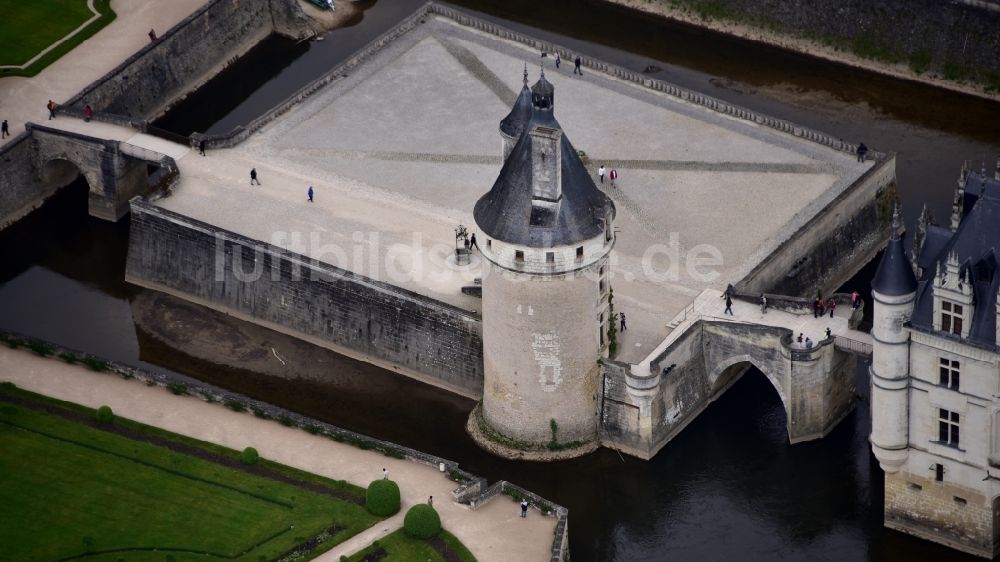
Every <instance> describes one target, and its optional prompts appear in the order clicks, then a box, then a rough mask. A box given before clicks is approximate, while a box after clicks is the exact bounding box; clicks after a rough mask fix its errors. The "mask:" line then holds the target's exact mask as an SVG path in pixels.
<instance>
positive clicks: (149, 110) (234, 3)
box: [60, 0, 312, 119]
mask: <svg viewBox="0 0 1000 562" xmlns="http://www.w3.org/2000/svg"><path fill="white" fill-rule="evenodd" d="M309 23H310V20H309V18H308V16H306V15H305V13H303V12H302V8H301V6H299V4H298V0H209V1H208V2H207V3H206V4H205V5H204V6H202V7H201V8H199V9H198V10H196V11H195V12H194V13H193V14H191V15H190V16H188V17H186V18H184V20H182V21H181V22H179V23H178V24H177V25H175V26H174V27H172V28H171V29H170V30H169V31H167V32H166V33H164V34H162V35H161V36H160V38H159V39H157V40H156V41H154V42H151V43H149V44H148V45H146V46H145V47H143V48H142V49H140V50H139V51H138V52H136V53H135V54H134V55H132V56H131V57H129V58H128V59H126V60H125V61H124V62H123V63H121V64H120V65H118V66H117V67H115V68H114V69H113V70H111V72H109V73H107V74H106V75H104V76H102V77H101V78H99V79H97V80H96V81H94V82H93V83H91V84H90V85H88V86H87V87H86V88H84V89H83V90H82V91H81V92H80V93H78V94H77V95H75V96H73V97H72V98H71V99H70V100H68V101H66V102H65V103H64V104H63V105H62V106H61V107H60V111H63V112H81V111H82V110H83V107H84V106H85V105H88V104H89V105H90V106H91V107H92V108H93V109H94V110H95V111H99V112H105V113H113V114H119V115H122V116H125V117H127V118H130V119H149V118H152V117H154V116H156V115H157V114H159V113H161V112H163V111H164V110H165V109H166V107H167V106H168V105H169V104H170V103H172V102H173V101H174V100H175V99H176V98H177V97H179V96H181V95H183V94H184V93H185V92H188V91H191V90H192V89H194V88H195V87H197V85H198V84H201V83H204V82H205V81H207V80H208V79H209V78H211V76H212V75H214V74H215V73H217V72H218V71H219V70H221V69H222V68H223V65H224V63H225V61H227V60H231V59H233V58H234V57H238V56H239V55H242V54H243V53H245V52H246V51H247V50H249V49H250V48H251V47H253V46H254V45H256V44H257V43H258V42H260V41H261V40H262V39H264V38H265V37H267V36H268V35H270V34H272V33H278V34H281V35H286V36H289V37H293V38H300V39H301V38H305V37H308V36H310V35H311V34H312V30H311V29H310V27H309ZM133 31H137V32H140V33H141V32H143V30H133Z"/></svg>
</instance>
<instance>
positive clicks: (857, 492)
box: [0, 0, 1000, 561]
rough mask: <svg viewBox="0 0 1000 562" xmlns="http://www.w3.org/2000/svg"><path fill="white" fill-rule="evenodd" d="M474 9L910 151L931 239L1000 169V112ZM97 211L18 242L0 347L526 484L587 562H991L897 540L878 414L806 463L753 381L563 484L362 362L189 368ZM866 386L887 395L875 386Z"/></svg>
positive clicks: (226, 123) (775, 59) (350, 42)
mask: <svg viewBox="0 0 1000 562" xmlns="http://www.w3.org/2000/svg"><path fill="white" fill-rule="evenodd" d="M419 3H420V2H418V1H416V0H394V1H392V2H387V1H382V2H369V3H368V4H367V5H368V8H369V9H368V10H367V11H366V12H365V13H364V16H363V19H362V20H361V21H360V22H358V24H357V25H354V26H353V27H349V28H345V29H341V30H338V31H336V32H334V33H332V34H330V35H328V36H327V38H326V40H325V41H323V42H319V43H315V42H314V43H304V44H300V45H299V46H297V47H296V46H294V45H293V46H292V47H290V48H289V50H288V51H287V52H285V51H282V50H281V49H274V48H272V47H267V48H266V49H265V50H264V51H262V53H264V54H262V55H259V56H261V57H263V58H264V59H268V60H267V61H266V62H267V64H268V65H270V66H268V67H267V70H266V71H265V70H264V69H262V68H260V67H258V69H257V71H256V72H257V75H258V78H260V77H264V76H265V75H267V76H271V75H273V76H275V78H274V79H271V80H269V81H267V80H263V79H261V80H259V81H258V82H256V83H257V84H261V83H262V84H261V85H259V86H258V87H256V89H253V84H251V86H250V87H248V88H247V90H246V91H248V90H252V89H253V92H252V93H250V94H249V95H246V91H242V92H239V93H238V94H237V93H233V94H232V96H227V95H225V94H226V92H230V90H226V89H225V88H222V89H215V90H211V92H214V93H212V94H210V97H211V98H213V99H214V100H215V101H214V102H213V103H214V105H212V104H207V103H206V104H200V103H198V102H197V100H198V99H199V98H198V96H197V95H196V96H193V97H192V101H191V103H193V104H194V105H193V106H190V107H202V108H208V109H207V110H206V111H205V112H204V113H198V112H197V111H195V110H193V109H192V110H190V111H188V112H187V113H188V115H187V117H186V118H188V121H183V120H181V121H178V122H177V123H179V124H177V125H176V126H177V127H201V126H203V125H204V124H205V123H209V124H211V123H214V125H211V127H215V128H216V129H217V130H228V129H229V128H231V127H233V126H235V125H238V124H240V123H245V122H247V121H249V120H250V119H252V118H253V117H255V116H256V115H258V114H259V113H260V112H262V111H264V110H266V108H267V107H270V106H271V105H273V104H274V103H277V102H278V101H280V100H281V99H283V98H284V97H285V96H287V95H288V94H289V93H291V92H292V91H294V90H296V89H298V87H300V85H301V84H304V83H306V82H308V81H309V80H311V79H312V78H313V77H315V76H316V75H318V74H320V73H321V72H323V71H324V70H326V69H327V68H330V67H332V66H334V65H336V64H337V63H338V62H339V60H341V59H342V58H343V57H344V56H346V55H347V54H349V53H350V52H353V51H354V50H355V49H356V48H358V47H360V46H361V45H363V44H364V43H365V42H367V41H368V40H369V39H370V38H371V37H373V36H375V35H377V34H379V33H381V32H382V31H384V30H386V29H388V28H389V27H391V25H392V24H393V23H394V22H395V21H397V20H398V19H399V18H401V17H403V16H404V15H405V14H408V13H409V12H410V11H411V10H412V9H414V8H415V7H416V6H417V5H419ZM460 4H462V5H464V6H468V7H470V8H473V9H476V10H481V11H483V12H487V13H488V14H487V15H485V16H484V17H489V18H508V19H510V20H512V22H508V23H507V25H509V26H511V27H515V28H518V29H521V30H524V31H528V32H530V33H532V34H535V35H538V36H542V37H544V38H549V39H551V40H553V41H558V42H559V43H562V44H565V45H567V46H569V47H571V48H574V49H579V50H580V51H581V52H584V53H587V54H590V55H593V56H597V57H600V58H602V59H606V60H609V61H612V62H615V63H617V64H621V65H623V66H626V67H628V68H632V69H635V70H642V69H643V68H645V67H646V66H647V65H649V64H655V65H656V66H659V67H661V68H662V69H663V70H662V71H661V72H660V73H658V74H656V76H657V77H664V78H666V79H669V80H671V81H674V82H676V83H678V84H680V85H683V86H686V87H689V88H693V89H697V90H700V91H704V92H707V93H710V94H712V95H715V96H717V97H720V98H723V99H726V100H728V101H733V102H736V103H740V104H742V105H745V106H747V107H750V108H752V109H755V110H759V111H763V112H767V113H770V114H772V115H775V116H778V117H783V118H787V119H790V120H793V121H796V122H799V123H803V124H806V125H810V126H814V127H816V128H818V129H820V130H823V131H827V132H830V133H832V134H835V135H838V136H842V137H844V138H851V139H863V140H864V141H865V142H867V143H868V144H869V145H872V146H875V147H878V148H882V149H885V150H895V151H898V152H899V164H898V167H899V178H900V184H901V185H900V188H901V192H902V194H903V197H904V203H905V208H906V213H907V216H908V217H909V218H910V220H911V221H912V219H913V217H914V216H915V215H916V213H917V212H919V206H920V201H922V200H925V199H926V200H928V201H929V203H930V204H931V207H932V208H933V210H934V211H935V212H936V213H937V214H938V216H941V217H944V216H946V213H947V205H948V202H949V201H950V196H951V194H950V190H951V189H952V187H953V185H954V184H953V180H954V178H955V177H956V176H957V171H958V166H959V163H960V162H961V160H963V159H967V158H968V159H973V160H976V161H980V160H985V159H986V158H990V157H995V156H997V155H1000V127H997V126H996V124H997V123H1000V105H998V104H993V103H987V102H983V101H980V100H976V99H973V98H969V97H967V96H960V95H956V94H950V93H947V92H944V91H941V90H937V89H934V88H929V87H925V86H921V85H916V84H913V83H907V82H903V81H897V80H890V79H887V78H883V77H879V76H876V75H873V74H870V73H866V72H862V71H858V70H853V69H847V68H844V67H839V66H835V65H830V64H826V63H823V62H820V61H817V60H814V59H811V58H809V57H803V56H798V55H794V54H789V53H783V52H781V51H778V50H776V49H771V48H767V47H761V46H755V45H751V44H747V43H745V42H741V41H736V40H732V39H727V38H723V37H719V36H716V35H713V34H710V33H707V32H704V31H701V30H698V29H695V28H691V27H687V26H683V25H675V24H669V23H664V22H660V21H657V20H654V19H652V18H647V17H645V16H638V15H635V14H633V13H630V12H627V11H623V10H621V9H619V8H616V7H609V6H605V5H603V4H599V3H595V2H592V1H590V0H586V1H572V2H571V1H569V0H557V1H552V2H547V3H546V4H545V9H544V10H543V9H539V3H538V2H537V1H535V2H528V1H524V0H508V1H506V2H499V3H493V2H486V1H485V0H479V1H471V0H468V1H462V2H460ZM303 45H304V47H303ZM267 49H271V50H267ZM275 50H277V51H281V53H279V54H275V52H274V51H275ZM271 59H274V60H271ZM241 68H243V70H240V69H241ZM232 72H233V73H234V74H233V75H232V76H230V80H235V79H237V78H239V77H240V76H241V73H246V72H249V70H247V69H246V68H245V67H241V66H239V65H237V66H235V67H234V68H233V71H232ZM296 84H298V85H296ZM232 92H235V90H233V91H232ZM244 97H245V99H244ZM216 98H217V99H216ZM220 114H222V115H220ZM199 120H200V122H199ZM208 130H215V129H211V128H209V129H208ZM85 208H86V188H85V186H84V185H83V184H82V182H81V183H80V184H79V185H77V186H76V187H75V188H72V189H68V190H65V191H64V192H62V193H61V194H60V195H59V196H58V197H57V198H55V199H54V200H53V201H52V202H51V203H50V204H48V205H47V206H46V207H45V208H43V209H42V210H41V211H39V212H36V213H35V214H33V215H31V216H30V217H29V218H27V219H25V220H24V221H22V222H21V223H19V224H18V225H16V226H15V227H13V228H10V229H8V230H6V231H4V232H3V233H0V256H3V258H4V259H3V260H2V261H0V263H2V264H3V265H2V266H0V327H2V328H5V329H11V330H16V331H19V332H23V333H27V334H31V335H34V336H37V337H41V338H45V339H49V340H52V341H55V342H57V343H60V344H63V345H66V346H70V347H75V348H81V349H86V350H89V351H92V352H94V353H97V354H99V355H104V356H107V357H110V358H113V359H116V360H119V361H123V362H127V363H131V364H137V365H141V366H144V367H146V368H151V369H171V370H174V371H176V372H180V373H185V374H187V375H190V376H193V377H196V378H200V379H203V380H206V381H209V382H212V383H214V384H218V385H221V386H226V387H229V388H233V389H235V390H238V391H240V392H244V393H246V394H250V395H252V396H256V397H259V398H263V399H266V400H268V401H271V402H274V403H277V404H281V405H285V406H288V407H291V408H294V409H296V410H298V411H301V412H303V413H306V414H308V415H311V416H315V417H317V418H321V419H325V420H328V421H330V422H332V423H335V424H338V425H342V426H345V427H350V428H352V429H355V430H358V431H361V432H364V433H368V434H371V435H374V436H377V437H380V438H384V439H389V440H393V441H397V442H400V443H403V444H406V445H408V446H411V447H415V448H418V449H422V450H426V451H428V452H431V453H434V454H438V455H441V456H444V457H447V458H452V459H455V460H457V461H460V462H461V463H462V464H463V465H464V466H465V467H466V468H468V469H469V470H471V471H473V472H477V473H480V474H483V475H484V476H487V477H489V478H491V479H497V478H506V479H509V480H512V481H515V482H517V483H519V484H522V485H524V486H526V487H528V488H530V489H532V490H534V491H537V492H538V493H540V494H542V495H544V496H548V497H550V498H552V499H553V500H555V501H557V502H559V503H562V504H563V505H566V506H567V507H569V508H570V509H571V513H572V517H571V522H572V524H571V537H572V539H571V541H572V542H571V546H572V551H573V559H574V560H585V561H586V560H601V561H604V560H629V561H631V560H667V559H670V560H693V559H696V560H729V559H739V560H878V561H893V560H914V561H932V560H933V561H938V560H941V561H950V560H971V559H972V558H970V557H966V556H964V555H961V554H958V553H956V552H953V551H951V550H948V549H944V548H941V547H937V546H935V545H932V544H930V543H927V542H924V541H919V540H916V539H911V538H908V537H906V536H904V535H901V534H899V533H894V532H888V531H885V530H884V529H883V528H882V525H881V516H882V511H881V510H882V507H881V506H882V478H881V472H880V471H879V470H878V467H877V463H875V462H874V460H873V459H872V458H871V456H870V453H869V448H868V443H867V435H868V432H869V429H870V428H869V422H868V420H869V410H868V404H867V401H865V400H864V399H862V400H861V401H859V403H858V408H857V410H856V411H855V412H854V413H853V414H851V415H850V416H848V418H847V419H846V420H845V421H844V422H843V423H842V424H841V425H840V426H839V427H838V428H837V429H836V430H835V431H834V432H833V433H832V434H831V435H830V436H828V437H827V438H825V439H823V440H822V441H821V442H818V443H810V444H803V445H797V446H795V447H791V446H789V445H787V440H786V435H785V418H784V411H783V409H782V406H781V403H780V401H779V399H778V396H777V394H776V392H775V391H774V389H773V388H771V387H770V385H769V383H768V382H767V381H766V379H765V378H764V377H763V376H762V375H760V374H759V373H757V372H754V371H752V372H751V373H749V374H748V376H747V377H745V378H744V380H742V381H741V382H739V383H738V384H736V385H735V386H734V387H733V388H732V389H731V390H730V391H729V392H728V393H727V394H726V395H725V396H723V397H722V398H721V399H720V400H719V401H718V402H717V403H715V404H713V405H712V406H711V407H710V408H709V409H708V410H706V411H705V413H703V414H702V415H701V416H700V417H699V419H697V420H696V421H695V422H694V423H692V424H691V425H690V426H689V427H688V428H687V429H686V430H685V431H684V432H683V433H682V434H681V435H680V436H678V438H677V439H675V440H674V441H673V442H672V443H671V444H670V446H669V447H667V448H666V449H665V450H664V451H663V452H661V454H659V455H658V456H657V457H656V458H654V459H653V460H652V461H649V462H645V461H638V460H635V459H631V458H629V457H622V456H619V455H618V454H617V453H616V452H614V451H610V450H602V451H599V452H597V453H595V454H593V455H590V456H588V457H586V458H583V459H577V460H573V461H567V462H561V463H552V464H531V463H514V462H510V461H503V460H498V459H495V458H493V457H490V456H489V455H486V454H485V453H483V452H482V451H480V450H479V449H478V448H476V447H475V446H474V445H472V443H471V442H470V441H469V439H468V438H467V437H466V436H465V433H464V431H463V424H464V422H465V419H466V415H467V413H468V411H469V410H470V409H471V406H472V403H471V402H470V401H468V400H465V399H462V398H457V397H455V396H451V395H449V394H447V393H444V392H442V391H439V390H436V389H433V388H429V387H426V386H424V385H421V384H419V383H415V382H412V381H409V380H407V379H404V378H401V377H397V376H395V375H392V374H391V373H387V372H385V371H382V370H380V369H376V368H374V367H372V366H370V365H367V364H364V363H359V362H356V361H352V360H350V359H347V358H336V359H332V361H336V364H337V372H338V373H341V374H342V375H344V376H351V377H361V378H364V379H365V380H366V381H368V382H369V383H370V384H367V385H364V386H360V387H359V386H354V385H340V386H336V385H329V384H318V383H315V382H291V381H284V380H275V379H269V378H266V377H262V376H260V375H256V374H254V373H250V372H247V371H245V370H241V369H239V368H238V367H233V366H229V365H217V364H211V363H207V362H204V361H200V360H197V359H194V358H191V357H187V356H185V355H184V353H183V350H180V351H178V350H174V349H170V348H168V347H166V346H164V345H163V344H161V343H159V342H158V341H156V340H153V339H152V338H150V337H148V336H147V335H145V334H144V333H142V332H141V331H137V330H136V328H135V326H134V323H133V319H132V308H131V306H130V301H131V300H132V299H134V298H135V297H136V296H137V295H139V294H140V292H141V290H139V289H137V288H135V287H131V286H129V285H127V284H125V283H124V281H123V276H124V260H125V250H126V242H127V235H128V227H127V224H125V223H122V224H119V225H109V224H107V223H103V222H100V221H96V220H92V219H88V218H86V217H85V211H84V210H85ZM872 271H873V267H871V266H869V267H868V268H866V269H865V271H862V272H861V273H860V274H859V275H858V276H857V277H855V279H853V280H851V282H849V283H848V285H847V287H846V288H847V289H853V288H858V289H859V290H862V292H863V293H867V284H868V282H869V280H870V278H871V275H872ZM234 364H235V363H234ZM857 382H858V389H859V391H860V392H862V393H863V394H867V390H866V389H867V385H868V383H867V379H866V377H865V371H864V369H863V368H859V370H858V381H857Z"/></svg>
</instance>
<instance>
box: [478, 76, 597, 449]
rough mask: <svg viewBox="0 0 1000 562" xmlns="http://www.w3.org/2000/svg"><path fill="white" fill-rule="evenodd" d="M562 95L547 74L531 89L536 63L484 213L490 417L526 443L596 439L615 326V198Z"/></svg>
mask: <svg viewBox="0 0 1000 562" xmlns="http://www.w3.org/2000/svg"><path fill="white" fill-rule="evenodd" d="M528 102H530V106H528V105H526V103H528ZM554 104H555V89H554V88H553V86H552V84H551V83H550V82H549V81H548V80H546V79H545V73H544V71H543V72H542V75H541V77H540V78H539V80H538V82H536V83H535V84H534V85H533V86H532V87H531V88H530V92H529V90H528V88H527V72H525V88H524V89H522V92H521V96H519V97H518V100H517V102H516V103H515V106H514V109H513V110H512V111H511V114H510V115H509V116H508V117H507V118H506V119H504V121H503V122H502V123H501V126H500V131H501V136H502V138H503V139H504V144H503V150H504V153H505V157H506V158H505V162H504V165H503V168H502V169H501V171H500V175H499V177H498V178H497V180H496V183H494V185H493V188H492V189H491V190H490V191H489V192H488V193H487V194H486V195H484V196H483V197H482V198H481V199H480V200H479V201H478V202H477V203H476V206H475V211H474V215H475V221H476V224H477V225H478V227H479V230H480V231H481V232H482V233H483V237H482V239H481V240H480V241H479V245H480V246H481V251H482V255H483V258H484V266H483V279H482V283H483V312H482V314H483V360H484V361H483V362H484V365H483V366H484V390H483V403H482V413H483V418H484V420H485V422H486V424H487V425H488V426H489V429H490V430H491V431H492V432H495V433H499V434H500V435H502V436H503V437H505V438H506V439H505V441H506V442H507V444H508V445H510V444H511V443H515V444H516V445H515V447H521V446H523V447H525V448H532V447H538V446H545V445H549V444H552V443H553V442H555V443H557V444H560V445H568V444H574V445H581V444H586V443H594V442H596V440H597V438H598V411H597V405H598V400H597V396H598V392H599V388H598V381H599V375H600V365H599V364H598V360H599V359H600V358H601V355H602V352H603V350H604V349H605V348H606V346H607V332H608V328H609V326H610V323H611V318H610V315H609V312H608V293H609V289H610V287H609V284H608V267H609V266H608V255H609V253H610V252H611V249H612V247H613V246H614V241H615V240H614V234H613V232H614V230H613V227H612V222H613V220H614V217H615V207H614V204H613V203H612V202H611V200H610V199H609V198H608V197H607V195H605V194H604V193H603V192H602V191H601V190H599V189H598V188H597V186H596V185H595V184H594V180H593V179H592V178H591V175H590V173H588V171H587V169H586V167H585V166H584V164H583V162H582V161H581V160H580V157H579V155H578V154H577V151H576V149H575V148H573V145H572V143H571V142H570V141H569V138H568V137H567V136H566V134H565V133H564V132H563V130H562V127H560V125H559V122H558V121H556V118H555V116H554V114H553V109H554ZM514 135H518V136H517V137H516V139H514ZM512 139H514V140H515V142H513V144H511V143H510V141H511V140H512Z"/></svg>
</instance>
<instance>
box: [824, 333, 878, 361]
mask: <svg viewBox="0 0 1000 562" xmlns="http://www.w3.org/2000/svg"><path fill="white" fill-rule="evenodd" d="M833 345H834V346H835V347H836V348H837V349H839V350H841V351H846V352H848V353H852V354H854V355H860V356H862V357H871V356H872V348H873V346H872V344H870V343H867V342H863V341H858V340H855V339H851V338H849V337H847V336H840V335H838V336H834V339H833Z"/></svg>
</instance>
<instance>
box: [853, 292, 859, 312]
mask: <svg viewBox="0 0 1000 562" xmlns="http://www.w3.org/2000/svg"><path fill="white" fill-rule="evenodd" d="M859 306H861V295H860V294H858V292H857V291H854V292H853V293H851V308H855V309H856V308H858V307H859Z"/></svg>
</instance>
